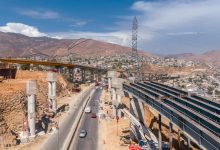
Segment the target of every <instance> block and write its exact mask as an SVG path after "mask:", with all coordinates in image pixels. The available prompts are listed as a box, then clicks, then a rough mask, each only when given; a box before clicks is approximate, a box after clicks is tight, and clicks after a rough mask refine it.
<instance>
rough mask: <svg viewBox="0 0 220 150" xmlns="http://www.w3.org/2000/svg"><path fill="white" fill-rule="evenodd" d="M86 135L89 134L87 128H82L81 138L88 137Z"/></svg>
mask: <svg viewBox="0 0 220 150" xmlns="http://www.w3.org/2000/svg"><path fill="white" fill-rule="evenodd" d="M86 135H87V132H86V130H81V131H80V133H79V137H80V138H84V137H86Z"/></svg>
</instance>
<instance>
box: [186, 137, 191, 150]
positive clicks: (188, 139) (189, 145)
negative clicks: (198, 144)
mask: <svg viewBox="0 0 220 150" xmlns="http://www.w3.org/2000/svg"><path fill="white" fill-rule="evenodd" d="M190 142H191V140H190V138H189V137H187V145H188V147H187V149H188V150H190V149H191V143H190Z"/></svg>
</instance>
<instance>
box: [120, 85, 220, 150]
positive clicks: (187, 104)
mask: <svg viewBox="0 0 220 150" xmlns="http://www.w3.org/2000/svg"><path fill="white" fill-rule="evenodd" d="M123 91H124V93H125V96H127V97H129V98H130V101H131V108H132V109H131V113H132V114H133V115H134V116H135V117H136V118H139V120H140V122H141V123H142V124H144V120H143V116H142V117H141V115H143V114H144V113H143V112H142V111H144V110H143V109H142V108H141V105H140V104H145V105H147V106H149V107H150V108H152V109H153V110H155V111H156V112H157V113H158V116H157V122H158V126H159V127H158V129H159V132H158V142H159V143H158V145H159V148H161V147H162V137H161V129H162V128H161V118H164V119H166V120H168V121H169V132H170V135H172V132H173V131H172V130H173V126H175V127H177V128H178V130H180V131H181V133H183V134H184V136H185V137H186V141H187V143H188V149H190V148H191V145H192V143H194V144H196V145H197V146H198V147H199V148H201V149H208V150H219V149H220V104H219V103H217V102H214V101H211V100H208V99H206V98H203V97H200V96H197V95H194V94H192V93H188V92H186V91H183V90H180V89H177V88H174V87H170V86H167V85H164V84H161V83H157V82H153V81H146V82H143V81H141V82H137V83H123ZM139 140H140V139H139ZM169 141H170V147H171V148H172V136H171V137H170V140H169Z"/></svg>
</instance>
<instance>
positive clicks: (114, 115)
mask: <svg viewBox="0 0 220 150" xmlns="http://www.w3.org/2000/svg"><path fill="white" fill-rule="evenodd" d="M112 115H113V117H116V108H115V106H113V107H112Z"/></svg>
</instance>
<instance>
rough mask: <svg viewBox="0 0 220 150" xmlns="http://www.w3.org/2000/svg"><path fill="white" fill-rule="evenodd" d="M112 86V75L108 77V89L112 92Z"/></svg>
mask: <svg viewBox="0 0 220 150" xmlns="http://www.w3.org/2000/svg"><path fill="white" fill-rule="evenodd" d="M111 88H112V83H111V77H109V78H108V91H109V92H110V91H111Z"/></svg>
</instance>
